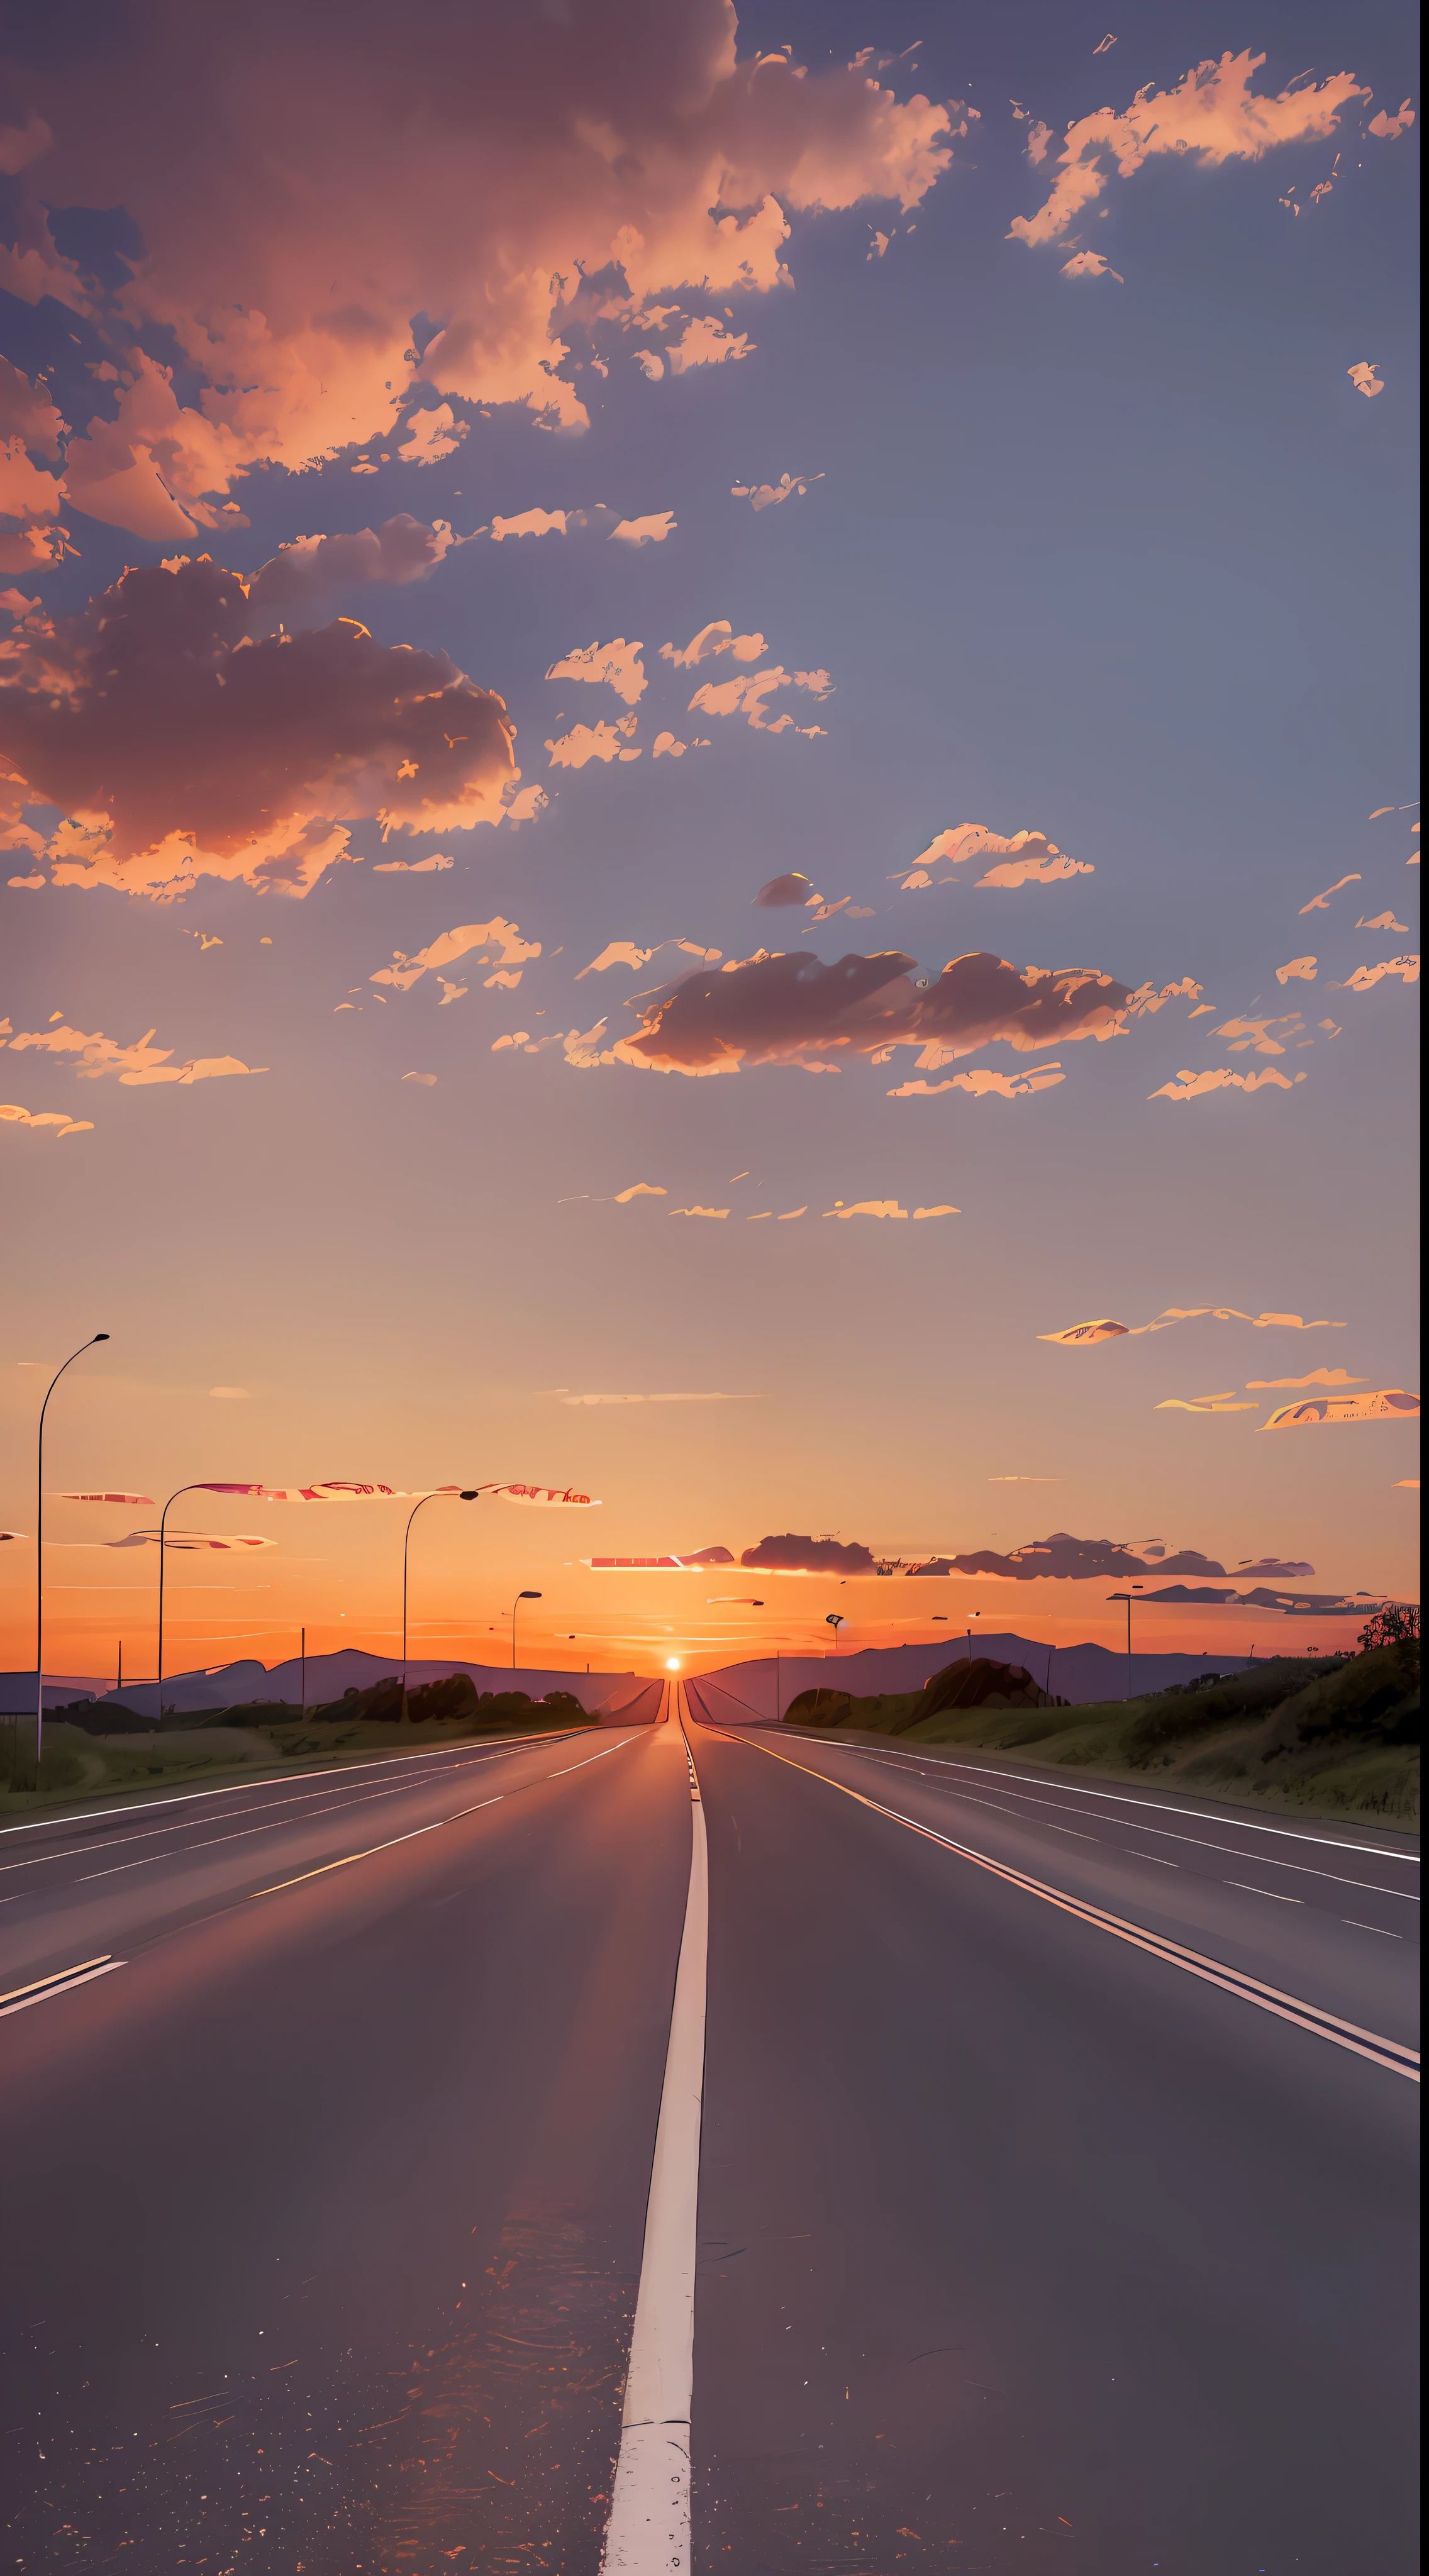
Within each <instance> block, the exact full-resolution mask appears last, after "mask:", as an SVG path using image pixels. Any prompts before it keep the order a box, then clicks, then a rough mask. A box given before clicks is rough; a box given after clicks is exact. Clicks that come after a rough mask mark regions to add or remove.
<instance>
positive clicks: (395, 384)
mask: <svg viewBox="0 0 1429 2576" xmlns="http://www.w3.org/2000/svg"><path fill="white" fill-rule="evenodd" d="M173 24H174V22H173V17H172V12H171V10H170V8H169V7H167V6H166V5H164V0H135V6H134V7H132V8H131V9H130V11H129V13H128V16H127V18H126V22H125V43H124V46H123V48H122V49H121V50H120V51H119V52H118V53H115V52H113V51H106V50H102V49H101V50H99V51H96V50H95V49H93V48H83V47H82V48H80V49H79V50H78V51H76V50H75V49H74V48H68V47H61V48H59V49H58V51H57V52H55V53H54V54H53V56H52V58H51V64H50V65H49V66H47V67H45V68H42V69H40V70H39V71H37V72H35V73H34V74H33V75H31V76H29V77H28V78H27V80H26V83H25V88H24V92H23V93H22V95H21V98H20V101H19V105H18V109H17V112H16V126H17V131H24V132H25V133H26V134H27V135H28V136H29V137H30V141H29V143H28V144H27V145H26V156H27V158H28V159H29V160H30V162H31V167H32V174H33V177H32V182H31V180H29V179H27V181H26V183H25V185H26V187H31V186H32V193H30V194H29V195H28V196H27V198H26V199H25V201H24V203H23V205H22V210H21V231H20V235H19V237H18V239H17V241H16V246H15V248H14V249H13V250H11V251H6V252H4V253H3V254H0V284H3V285H5V286H6V287H8V288H9V289H10V291H11V292H13V293H15V294H16V295H19V296H21V297H22V298H24V299H25V300H26V301H29V302H32V303H33V302H36V301H38V299H39V298H40V297H41V296H43V295H46V294H50V295H54V296H57V297H59V298H60V299H61V300H62V301H64V302H67V303H69V304H70V305H71V306H72V307H73V308H74V309H76V310H92V309H93V308H94V305H95V297H96V292H97V290H95V289H94V287H93V285H92V283H89V282H86V280H85V279H84V278H83V277H82V275H81V268H80V263H79V262H78V261H76V260H71V259H69V258H68V257H66V256H65V255H64V254H62V253H61V252H60V251H59V250H58V249H57V248H56V245H55V242H54V239H53V236H52V235H51V233H50V231H49V227H48V221H47V217H46V212H45V209H46V207H47V206H49V205H69V204H75V203H83V204H86V205H122V206H123V207H124V208H125V210H126V211H127V213H128V215H129V216H130V217H131V219H132V221H133V223H134V224H135V226H136V227H137V229H138V231H139V233H140V234H141V235H142V237H143V241H144V245H145V256H144V258H143V260H142V262H141V263H140V264H139V265H138V266H137V267H136V269H135V272H134V274H133V275H132V276H131V277H129V278H128V279H127V280H126V281H125V282H124V283H123V284H122V285H121V286H120V287H119V288H118V289H117V290H116V292H115V295H114V299H113V301H114V304H115V306H116V308H117V311H118V315H119V317H120V319H121V321H122V323H123V324H124V325H126V326H127V327H128V328H129V329H131V330H134V331H139V332H143V333H146V334H147V332H148V331H150V330H153V331H157V332H159V333H161V334H162V335H163V338H164V340H165V341H166V342H167V344H168V345H169V346H171V347H174V348H175V349H176V350H177V352H178V353H179V354H180V356H181V358H182V362H183V365H182V381H183V382H184V384H185V386H186V387H187V386H188V385H189V384H190V383H192V384H193V386H194V398H193V399H192V400H189V401H185V402H184V403H182V404H180V403H179V402H178V400H177V398H176V396H175V393H174V388H173V384H172V382H171V381H170V380H169V377H168V374H167V371H165V370H163V369H159V368H154V367H152V366H151V365H150V364H149V362H145V363H144V366H143V367H142V368H141V367H139V366H137V365H134V364H131V365H130V366H129V367H128V368H127V369H126V370H125V372H126V373H127V374H128V375H129V377H130V381H129V382H128V383H120V384H119V385H118V386H117V388H116V390H115V393H114V400H115V406H116V417H115V418H114V419H113V420H111V421H105V422H101V423H99V424H97V427H95V428H92V429H91V431H90V433H89V437H88V439H87V440H80V441H76V442H75V445H76V446H78V447H80V448H84V447H86V446H88V447H89V448H90V449H91V450H92V451H94V452H93V453H92V454H91V455H90V457H89V458H88V459H86V460H85V461H84V464H83V466H82V473H83V477H84V480H85V482H86V492H85V493H84V494H81V493H79V491H78V490H76V498H78V499H80V500H81V506H83V507H86V508H89V509H91V510H92V511H93V512H94V514H95V515H103V516H108V517H110V518H111V519H113V520H114V521H115V522H116V523H117V524H120V525H123V526H128V527H131V528H133V529H134V530H135V532H136V533H140V534H159V535H163V534H167V533H168V532H169V529H170V528H171V527H172V526H173V525H174V522H175V521H176V520H177V521H178V523H179V526H180V528H181V529H182V530H183V532H185V533H192V530H193V527H194V525H195V524H196V522H198V521H199V520H200V519H201V518H203V517H204V516H205V515H206V514H208V513H210V512H211V511H212V508H213V505H214V498H215V496H216V495H218V494H221V493H224V492H226V491H227V490H228V489H229V488H230V486H231V484H232V482H233V480H234V479H235V477H236V476H238V475H240V474H241V473H242V472H243V471H244V470H245V469H247V468H248V467H250V466H253V465H255V464H259V463H263V462H271V463H276V464H279V465H282V466H285V467H287V468H289V469H291V470H301V469H302V468H303V467H304V466H306V465H308V464H310V463H312V462H314V461H315V460H317V459H319V458H321V457H323V456H325V455H328V454H330V453H332V452H333V451H334V450H340V449H342V448H343V447H346V446H350V445H351V444H353V443H354V442H355V443H359V444H361V443H365V442H367V441H368V440H370V439H372V438H374V437H379V438H386V439H390V438H391V437H392V436H393V432H394V429H395V428H396V427H397V424H398V420H399V417H400V415H401V413H402V412H403V411H404V410H405V409H406V407H407V404H408V401H409V398H410V396H411V395H412V394H413V393H414V392H418V391H420V392H422V393H423V395H425V394H426V389H428V388H429V389H430V393H431V395H433V396H435V397H436V398H437V403H438V412H440V411H446V412H448V413H450V407H451V405H452V404H453V403H454V402H464V403H481V404H492V403H517V404H522V405H525V406H526V407H527V408H528V409H529V410H530V411H531V412H532V413H534V414H535V415H536V416H537V417H539V418H540V419H541V420H543V421H544V422H546V423H547V424H549V425H551V426H553V427H561V428H564V429H579V428H581V427H583V426H584V425H585V422H586V418H587V414H586V411H585V407H584V405H583V403H582V402H581V400H580V399H579V397H578V396H577V394H576V392H575V390H574V388H573V386H572V385H571V384H570V383H569V382H568V381H567V380H566V378H565V377H564V376H563V375H562V373H561V367H562V363H563V361H564V360H565V358H566V357H567V355H568V351H569V342H568V340H567V339H565V338H562V337H561V336H559V335H560V334H561V333H562V332H563V331H565V330H566V329H567V328H568V327H569V326H572V325H574V324H575V323H576V322H577V321H578V319H579V316H578V313H577V304H578V299H579V292H580V289H579V286H577V287H576V288H575V289H574V291H573V292H572V293H571V294H570V296H569V298H568V297H567V293H566V288H567V284H568V282H569V281H570V279H571V278H572V275H573V274H575V275H577V276H579V274H580V272H582V271H585V272H591V273H594V272H598V271H600V270H602V269H603V268H605V267H606V266H607V265H609V264H610V263H612V262H613V263H615V264H616V265H617V268H618V273H619V277H620V280H621V283H622V286H623V288H624V291H625V301H626V303H627V304H628V306H629V308H630V309H631V310H634V309H636V308H638V307H639V306H641V305H643V304H645V303H646V302H648V300H649V299H650V298H652V297H653V296H655V295H657V294H659V293H662V292H663V293H670V292H672V291H678V290H680V289H683V288H691V289H695V290H697V291H698V292H699V293H700V294H702V295H705V296H709V295H716V294H725V295H728V294H731V293H734V292H735V291H737V290H745V291H748V292H753V293H766V292H768V291H769V290H770V289H772V288H774V287H775V286H777V285H779V284H780V283H781V282H783V281H784V280H785V279H786V278H787V274H788V272H787V270H786V268H785V266H784V263H783V257H782V254H783V251H784V249H785V247H786V245H787V240H788V235H789V222H788V217H789V215H790V214H792V213H805V214H809V215H813V214H816V213H818V212H820V211H827V210H833V209H837V208H841V207H848V206H852V205H854V204H857V203H858V202H859V201H860V200H862V199H865V198H871V197H876V198H882V199H889V200H892V201H893V202H895V203H897V204H898V205H900V206H902V207H904V208H905V209H907V208H911V207H912V206H914V205H916V204H918V203H919V202H920V201H921V200H922V199H923V197H924V196H926V194H927V192H928V190H929V188H930V187H931V186H932V185H933V184H934V182H935V181H936V179H937V178H938V177H939V175H940V173H941V172H942V171H943V170H944V169H945V168H946V167H947V165H948V162H949V160H950V158H951V147H952V139H953V135H954V133H955V132H966V130H967V123H968V118H967V116H966V115H965V114H960V113H959V112H958V111H956V110H954V111H950V110H949V109H947V108H944V107H941V106H938V105H934V104H933V103H931V102H930V101H929V100H927V99H926V98H912V99H909V100H907V101H902V102H900V101H899V100H898V99H897V98H896V97H895V96H894V94H893V93H892V92H891V91H890V90H886V89H884V88H882V87H880V85H879V83H878V82H877V81H876V80H874V79H872V78H870V77H869V76H868V75H867V73H866V72H864V71H861V70H858V71H856V70H854V69H852V68H851V67H848V66H843V65H830V66H829V67H828V68H827V69H823V70H818V71H811V72H808V73H805V72H804V70H803V69H802V68H801V67H798V66H796V65H795V64H794V63H793V62H792V60H791V59H790V57H788V56H787V55H785V54H782V53H780V54H766V55H763V56H760V57H757V58H755V59H746V60H745V61H744V62H740V61H739V60H738V58H737V54H736V22H735V16H734V12H733V10H732V8H730V7H728V6H727V5H726V0H684V5H682V6H679V7H674V8H672V7H670V6H668V5H665V0H631V5H629V6H627V7H625V8H623V9H622V10H620V11H619V12H616V13H614V14H612V13H611V12H610V11H609V10H605V9H600V8H597V7H594V6H591V5H584V0H573V5H572V6H571V7H570V8H569V10H567V11H564V12H563V13H562V22H561V28H560V41H559V42H558V43H556V44H553V45H549V46H546V47H545V48H544V49H543V53H542V63H541V74H540V77H539V78H538V79H533V77H532V53H531V43H532V38H531V30H530V27H529V25H528V23H527V20H526V18H525V15H524V13H522V12H520V11H517V12H515V13H514V14H512V13H508V14H506V15H498V16H497V18H495V19H494V20H493V19H492V18H491V17H490V16H489V15H488V14H487V13H483V12H478V13H475V14H473V13H471V12H469V11H468V12H461V11H457V12H453V11H451V10H450V9H449V8H446V7H443V6H440V5H438V0H418V5H416V6H414V8H413V9H412V10H411V11H410V12H409V13H408V17H407V19H406V21H405V24H404V45H403V58H402V67H401V79H400V82H399V83H398V84H397V86H396V88H395V89H394V84H393V77H392V61H391V49H390V42H389V37H390V22H389V20H388V18H387V17H386V15H385V14H384V13H383V12H382V11H381V10H380V9H379V8H378V6H377V5H376V0H354V6H352V7H351V8H349V9H348V10H346V11H345V12H344V14H343V18H342V25H341V41H340V43H339V44H338V45H337V46H336V47H335V46H334V42H333V28H332V26H331V24H330V23H329V20H328V18H327V17H326V16H325V15H324V14H323V13H321V12H320V13H318V14H317V15H316V16H315V15H313V14H312V13H311V12H307V11H301V10H300V11H296V12H295V11H293V10H292V9H289V8H280V7H278V6H277V5H276V4H275V0H255V5H254V7H252V8H250V9H249V10H247V11H245V12H244V13H243V15H242V20H241V23H240V21H239V20H238V19H237V18H235V17H234V16H233V15H232V14H231V13H230V14H227V15H225V14H224V13H222V12H219V13H217V14H213V13H210V14H208V15H205V16H203V17H201V18H200V19H198V20H196V21H195V22H194V23H193V24H192V25H188V24H186V27H185V38H184V43H183V46H182V48H180V49H178V50H176V48H175V45H174V40H173ZM374 170H380V171H381V172H382V174H383V179H382V185H381V186H380V187H374V186H373V184H372V173H373V171H374ZM716 209H718V211H716ZM418 305H421V306H424V307H425V308H426V310H427V311H428V312H430V313H440V314H442V315H443V316H444V317H446V318H445V323H444V327H443V328H442V329H441V330H440V331H438V332H437V333H436V334H435V336H434V337H433V338H432V339H431V340H429V341H428V342H427V344H426V347H425V349H424V350H423V351H422V352H421V353H420V355H419V354H418V353H417V352H416V351H415V350H414V349H413V348H412V347H411V345H410V334H411V320H410V317H411V314H412V312H413V310H414V307H416V306H418ZM691 327H693V328H695V329H696V330H697V331H699V332H700V333H701V335H702V333H703V327H704V326H698V325H696V326H691ZM127 354H128V350H127V348H126V355H127ZM688 354H689V356H691V357H692V356H693V355H694V352H693V351H690V352H689V353H688ZM176 372H177V371H176ZM459 425H460V424H459V423H458V422H457V421H456V420H455V419H454V418H453V419H451V420H450V421H449V423H448V422H443V421H441V420H440V419H439V417H438V414H437V413H434V412H433V411H432V410H430V409H428V410H426V411H423V412H422V413H420V414H418V415H416V416H415V417H412V416H410V415H409V417H408V419H407V423H406V437H405V440H404V442H403V443H404V445H405V446H406V447H407V448H409V449H411V448H415V449H416V451H417V459H418V461H420V459H421V458H422V457H423V456H425V455H427V454H430V453H435V452H438V451H439V449H440V446H441V445H442V443H443V442H444V441H445V440H446V439H449V438H451V437H454V435H455V434H456V431H457V428H458V427H459ZM101 451H102V452H101ZM71 454H72V455H73V448H72V450H71ZM165 513H167V519H166V524H165V525H164V526H162V527H157V526H154V525H152V524H151V522H152V521H153V520H155V519H157V518H158V517H160V516H164V515H165ZM141 523H142V524H141Z"/></svg>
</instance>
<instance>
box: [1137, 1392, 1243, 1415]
mask: <svg viewBox="0 0 1429 2576" xmlns="http://www.w3.org/2000/svg"><path fill="white" fill-rule="evenodd" d="M1155 1409H1156V1411H1157V1412H1158V1413H1258V1412H1259V1411H1260V1407H1259V1405H1258V1404H1245V1403H1243V1402H1242V1401H1241V1399H1240V1397H1239V1396H1237V1394H1236V1393H1235V1390H1234V1388H1232V1387H1227V1389H1226V1392H1225V1394H1224V1395H1190V1396H1183V1395H1167V1396H1163V1398H1162V1400H1161V1402H1160V1403H1159V1404H1158V1405H1157V1406H1156V1408H1155Z"/></svg>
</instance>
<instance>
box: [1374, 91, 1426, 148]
mask: <svg viewBox="0 0 1429 2576" xmlns="http://www.w3.org/2000/svg"><path fill="white" fill-rule="evenodd" d="M1413 123H1414V110H1413V108H1412V107H1411V106H1410V104H1409V101H1408V99H1407V98H1406V99H1405V100H1404V101H1403V102H1402V103H1401V106H1400V110H1399V114H1398V115H1397V116H1391V115H1390V113H1389V110H1388V109H1387V108H1384V107H1382V108H1381V109H1380V111H1379V114H1378V116H1372V117H1371V118H1370V121H1369V123H1368V125H1367V126H1366V128H1365V132H1366V133H1367V134H1377V135H1378V137H1379V139H1380V141H1381V143H1392V142H1394V141H1396V140H1397V138H1398V137H1399V136H1400V135H1401V134H1403V133H1405V132H1406V131H1407V130H1408V128H1409V127H1410V126H1411V125H1412V124H1413Z"/></svg>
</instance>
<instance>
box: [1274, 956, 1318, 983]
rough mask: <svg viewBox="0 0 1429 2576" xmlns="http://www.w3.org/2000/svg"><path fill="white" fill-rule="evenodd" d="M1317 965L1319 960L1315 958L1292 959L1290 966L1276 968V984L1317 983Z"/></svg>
mask: <svg viewBox="0 0 1429 2576" xmlns="http://www.w3.org/2000/svg"><path fill="white" fill-rule="evenodd" d="M1317 964H1318V960H1317V959H1315V958H1313V957H1292V958H1291V959H1290V962H1289V964H1288V965H1286V966H1277V967H1276V969H1275V980H1276V983H1277V984H1292V983H1300V984H1313V983H1314V981H1315V973H1316V967H1317Z"/></svg>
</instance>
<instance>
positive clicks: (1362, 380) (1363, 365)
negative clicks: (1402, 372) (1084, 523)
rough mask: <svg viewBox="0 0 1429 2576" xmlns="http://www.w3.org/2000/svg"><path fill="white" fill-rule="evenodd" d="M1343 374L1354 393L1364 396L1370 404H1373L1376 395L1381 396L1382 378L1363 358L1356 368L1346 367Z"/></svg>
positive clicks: (1382, 388) (1382, 389)
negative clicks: (1347, 378) (1352, 387)
mask: <svg viewBox="0 0 1429 2576" xmlns="http://www.w3.org/2000/svg"><path fill="white" fill-rule="evenodd" d="M1345 373H1346V375H1347V376H1348V377H1349V380H1350V382H1351V384H1352V385H1353V386H1354V388H1355V391H1356V393H1361V394H1364V395H1365V396H1366V397H1367V399H1368V400H1369V401H1370V402H1373V400H1374V398H1375V395H1376V394H1382V393H1383V391H1384V378H1383V376H1381V375H1380V374H1379V373H1378V372H1377V369H1376V368H1375V367H1374V366H1372V365H1370V364H1369V363H1368V362H1367V361H1366V360H1365V359H1363V358H1362V359H1361V360H1360V363H1359V365H1358V366H1356V367H1347V368H1346V369H1345Z"/></svg>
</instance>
